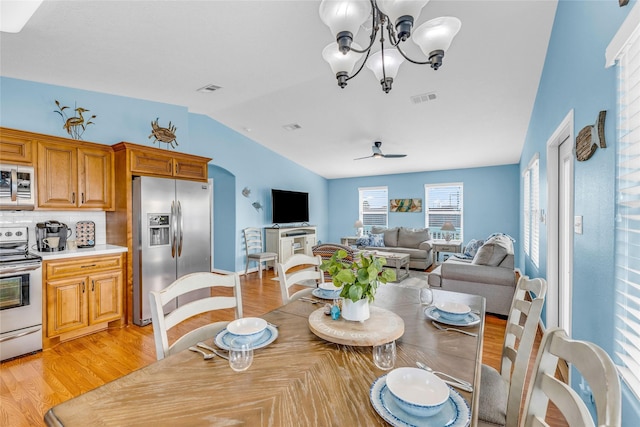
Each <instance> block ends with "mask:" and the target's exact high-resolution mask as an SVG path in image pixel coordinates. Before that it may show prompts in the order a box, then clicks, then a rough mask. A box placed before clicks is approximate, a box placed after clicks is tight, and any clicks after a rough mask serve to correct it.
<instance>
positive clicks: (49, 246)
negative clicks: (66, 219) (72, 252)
mask: <svg viewBox="0 0 640 427" xmlns="http://www.w3.org/2000/svg"><path fill="white" fill-rule="evenodd" d="M70 235H71V230H70V229H69V227H67V225H66V224H63V223H61V222H59V221H53V220H51V221H47V222H39V223H37V224H36V241H37V243H38V250H39V251H40V252H57V251H63V250H64V249H65V248H66V247H67V237H69V236H70Z"/></svg>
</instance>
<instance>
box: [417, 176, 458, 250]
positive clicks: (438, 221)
mask: <svg viewBox="0 0 640 427" xmlns="http://www.w3.org/2000/svg"><path fill="white" fill-rule="evenodd" d="M424 193H425V200H426V202H425V206H426V209H425V225H426V227H428V228H429V233H430V234H431V236H432V237H433V238H434V239H444V235H445V234H447V233H450V234H452V235H453V236H452V237H453V239H454V240H463V223H462V204H463V203H462V201H463V185H462V183H453V184H433V185H432V184H426V185H425V186H424ZM445 222H450V223H451V224H453V226H454V228H455V231H454V232H452V231H442V230H441V227H442V226H443V225H444V223H445Z"/></svg>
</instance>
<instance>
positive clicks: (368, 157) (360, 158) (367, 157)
mask: <svg viewBox="0 0 640 427" xmlns="http://www.w3.org/2000/svg"><path fill="white" fill-rule="evenodd" d="M372 157H373V156H366V157H358V158H357V159H353V160H362V159H370V158H372Z"/></svg>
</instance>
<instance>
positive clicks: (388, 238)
mask: <svg viewBox="0 0 640 427" xmlns="http://www.w3.org/2000/svg"><path fill="white" fill-rule="evenodd" d="M382 246H392V247H396V246H398V227H394V228H390V229H388V230H385V231H384V245H382Z"/></svg>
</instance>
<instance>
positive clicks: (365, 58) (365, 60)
mask: <svg viewBox="0 0 640 427" xmlns="http://www.w3.org/2000/svg"><path fill="white" fill-rule="evenodd" d="M370 53H371V50H367V55H366V56H365V57H364V61H362V64H360V68H358V71H356V72H355V74H352V75H351V76H349V77H347V78H346V79H345V82H348V81H349V80H351V79H352V78H354V77H355V76H357V75H358V74H359V73H360V71H362V69H363V68H364V64H366V63H367V59H369V54H370Z"/></svg>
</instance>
